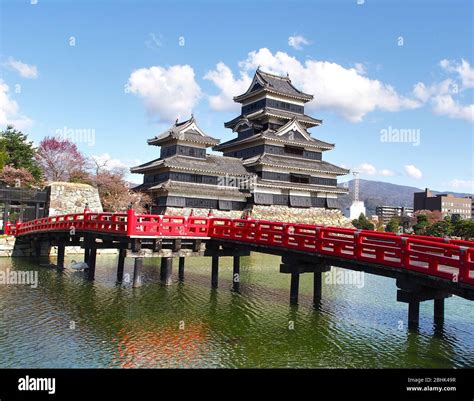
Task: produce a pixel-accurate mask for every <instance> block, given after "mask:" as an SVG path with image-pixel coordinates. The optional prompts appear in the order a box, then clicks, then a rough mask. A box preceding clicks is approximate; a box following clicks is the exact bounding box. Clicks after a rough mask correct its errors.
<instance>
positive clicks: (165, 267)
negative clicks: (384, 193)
mask: <svg viewBox="0 0 474 401" xmlns="http://www.w3.org/2000/svg"><path fill="white" fill-rule="evenodd" d="M172 274H173V258H172V257H162V258H161V267H160V280H161V282H162V283H163V284H164V285H171V282H172Z"/></svg>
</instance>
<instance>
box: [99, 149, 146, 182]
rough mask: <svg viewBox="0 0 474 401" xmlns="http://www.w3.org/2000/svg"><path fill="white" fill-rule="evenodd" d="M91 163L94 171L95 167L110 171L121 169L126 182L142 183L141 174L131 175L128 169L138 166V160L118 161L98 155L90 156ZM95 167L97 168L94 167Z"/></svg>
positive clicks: (105, 154) (103, 154)
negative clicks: (124, 172)
mask: <svg viewBox="0 0 474 401" xmlns="http://www.w3.org/2000/svg"><path fill="white" fill-rule="evenodd" d="M91 159H92V161H93V162H95V163H93V164H92V168H93V169H95V168H97V166H98V167H99V168H100V169H105V170H108V171H112V170H115V169H123V170H125V171H126V177H127V180H128V181H130V182H132V183H134V184H141V183H142V182H143V176H142V175H141V174H131V173H130V167H133V166H138V165H139V164H140V163H141V161H140V160H139V159H134V160H120V159H115V158H113V157H112V156H110V155H109V154H108V153H102V154H100V155H93V156H91ZM96 165H97V166H96Z"/></svg>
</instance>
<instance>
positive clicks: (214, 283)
mask: <svg viewBox="0 0 474 401" xmlns="http://www.w3.org/2000/svg"><path fill="white" fill-rule="evenodd" d="M218 286H219V256H213V257H212V267H211V287H212V288H214V289H215V288H217V287H218Z"/></svg>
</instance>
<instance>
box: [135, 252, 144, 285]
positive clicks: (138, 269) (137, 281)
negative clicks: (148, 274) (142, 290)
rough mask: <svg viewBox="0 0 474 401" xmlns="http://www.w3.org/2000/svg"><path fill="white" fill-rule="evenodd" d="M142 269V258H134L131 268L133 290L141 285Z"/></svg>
mask: <svg viewBox="0 0 474 401" xmlns="http://www.w3.org/2000/svg"><path fill="white" fill-rule="evenodd" d="M142 267H143V258H135V261H134V266H133V284H132V287H133V288H138V287H141V285H142Z"/></svg>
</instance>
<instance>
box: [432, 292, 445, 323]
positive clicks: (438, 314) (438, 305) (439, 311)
mask: <svg viewBox="0 0 474 401" xmlns="http://www.w3.org/2000/svg"><path fill="white" fill-rule="evenodd" d="M434 323H435V325H437V326H442V325H443V323H444V298H441V299H435V300H434Z"/></svg>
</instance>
